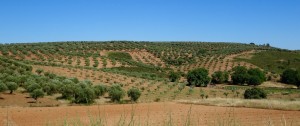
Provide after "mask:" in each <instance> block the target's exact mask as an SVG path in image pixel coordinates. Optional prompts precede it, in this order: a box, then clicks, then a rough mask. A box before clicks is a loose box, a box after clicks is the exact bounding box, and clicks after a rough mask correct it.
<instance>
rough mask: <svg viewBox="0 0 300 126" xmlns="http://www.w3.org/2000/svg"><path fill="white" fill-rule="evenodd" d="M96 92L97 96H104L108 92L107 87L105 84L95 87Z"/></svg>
mask: <svg viewBox="0 0 300 126" xmlns="http://www.w3.org/2000/svg"><path fill="white" fill-rule="evenodd" d="M94 91H95V95H96V96H98V97H99V96H103V95H104V94H105V93H106V92H107V86H106V85H103V84H99V85H95V86H94Z"/></svg>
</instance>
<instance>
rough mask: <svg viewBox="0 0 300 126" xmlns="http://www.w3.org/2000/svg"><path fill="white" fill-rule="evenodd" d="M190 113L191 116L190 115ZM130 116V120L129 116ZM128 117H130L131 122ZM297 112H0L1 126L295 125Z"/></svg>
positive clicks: (146, 107) (126, 107)
mask: <svg viewBox="0 0 300 126" xmlns="http://www.w3.org/2000/svg"><path fill="white" fill-rule="evenodd" d="M189 112H190V114H189ZM131 114H132V115H133V116H131ZM131 117H133V118H132V119H131ZM299 117H300V111H279V110H264V109H251V108H232V107H215V106H203V105H190V104H180V103H175V102H166V103H163V102H160V103H140V104H133V105H132V104H123V105H121V104H115V105H94V106H65V107H31V108H30V107H10V108H0V120H1V122H2V124H0V125H7V124H9V125H15V126H18V125H22V126H33V125H62V124H69V125H72V124H78V123H80V124H83V125H87V124H90V122H91V121H92V120H93V119H95V118H97V119H102V121H103V124H104V125H117V124H118V122H121V123H122V122H123V121H124V123H125V125H126V124H129V123H130V121H131V124H133V123H134V124H135V125H147V124H148V125H168V124H170V123H171V124H172V125H184V124H186V123H190V125H201V126H202V125H232V124H234V123H236V124H237V125H256V126H259V125H269V124H271V125H284V124H286V125H295V126H299V125H300V123H299V120H298V119H299Z"/></svg>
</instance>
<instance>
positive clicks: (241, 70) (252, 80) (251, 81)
mask: <svg viewBox="0 0 300 126" xmlns="http://www.w3.org/2000/svg"><path fill="white" fill-rule="evenodd" d="M228 80H229V73H228V72H226V71H224V72H222V71H217V72H215V73H213V74H212V78H211V77H209V73H208V70H206V69H204V68H198V69H194V70H192V71H189V72H188V74H187V82H188V85H192V86H197V87H206V86H207V85H208V84H209V83H213V84H221V83H226V82H228ZM231 80H232V83H233V84H240V85H244V84H247V85H255V86H256V85H260V84H261V83H263V82H264V81H265V80H266V77H265V73H264V72H263V71H261V70H260V69H258V68H250V69H247V68H246V67H243V66H237V67H235V68H233V72H232V73H231Z"/></svg>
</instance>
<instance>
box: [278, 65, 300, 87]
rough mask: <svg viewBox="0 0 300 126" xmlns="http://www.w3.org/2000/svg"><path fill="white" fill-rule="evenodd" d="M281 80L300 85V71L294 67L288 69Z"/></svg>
mask: <svg viewBox="0 0 300 126" xmlns="http://www.w3.org/2000/svg"><path fill="white" fill-rule="evenodd" d="M281 82H282V83H286V84H293V85H296V86H297V87H299V86H300V72H299V71H297V70H293V69H286V70H285V71H283V73H282V74H281Z"/></svg>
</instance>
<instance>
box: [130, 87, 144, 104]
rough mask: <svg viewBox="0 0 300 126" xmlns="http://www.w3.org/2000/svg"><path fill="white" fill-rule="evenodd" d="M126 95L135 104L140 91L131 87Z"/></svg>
mask: <svg viewBox="0 0 300 126" xmlns="http://www.w3.org/2000/svg"><path fill="white" fill-rule="evenodd" d="M127 95H128V97H130V99H131V101H134V102H136V101H137V100H138V99H139V97H140V96H141V91H140V90H139V89H138V88H136V87H132V88H130V89H129V90H128V91H127Z"/></svg>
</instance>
